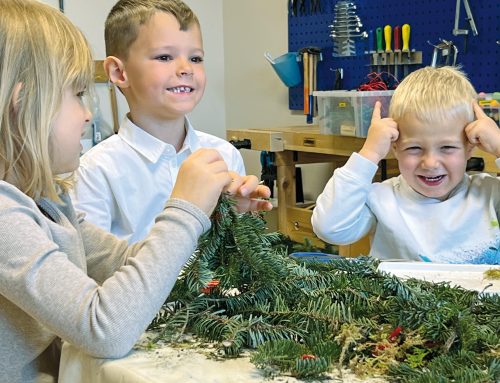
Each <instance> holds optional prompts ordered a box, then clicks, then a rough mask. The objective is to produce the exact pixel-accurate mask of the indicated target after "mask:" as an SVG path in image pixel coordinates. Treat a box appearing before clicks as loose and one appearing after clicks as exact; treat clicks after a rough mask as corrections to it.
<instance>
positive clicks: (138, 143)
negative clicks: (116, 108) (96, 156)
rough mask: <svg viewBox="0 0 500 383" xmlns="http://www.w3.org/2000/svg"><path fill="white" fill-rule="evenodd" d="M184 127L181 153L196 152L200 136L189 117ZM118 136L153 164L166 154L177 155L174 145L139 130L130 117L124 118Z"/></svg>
mask: <svg viewBox="0 0 500 383" xmlns="http://www.w3.org/2000/svg"><path fill="white" fill-rule="evenodd" d="M184 125H185V128H186V131H187V133H186V138H185V139H184V143H183V145H182V148H181V150H180V151H179V153H180V152H184V151H185V150H190V151H191V152H194V151H195V150H196V149H198V148H200V143H199V140H198V136H197V135H196V132H195V130H194V129H193V127H192V125H191V123H190V122H189V120H188V119H187V117H186V118H185V123H184ZM118 135H119V136H120V138H121V139H122V140H123V141H125V142H126V143H127V144H128V145H129V146H130V147H132V148H133V149H134V150H136V151H137V152H138V153H140V154H141V155H142V156H144V157H145V158H147V159H148V160H149V161H150V162H152V163H156V162H157V161H158V160H159V159H160V157H161V156H162V155H164V154H165V155H167V156H173V155H175V154H176V152H175V148H174V146H173V145H170V144H168V143H166V142H163V141H161V140H159V139H158V138H156V137H154V136H152V135H151V134H149V133H148V132H146V131H144V130H143V129H141V128H139V127H138V126H137V125H136V124H134V123H133V122H132V121H131V120H130V119H129V118H128V116H126V117H125V118H124V120H123V122H122V124H121V125H120V129H119V130H118Z"/></svg>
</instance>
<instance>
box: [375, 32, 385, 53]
mask: <svg viewBox="0 0 500 383" xmlns="http://www.w3.org/2000/svg"><path fill="white" fill-rule="evenodd" d="M375 34H376V35H377V52H378V53H381V52H383V51H384V48H383V47H382V28H381V27H378V28H377V29H376V30H375Z"/></svg>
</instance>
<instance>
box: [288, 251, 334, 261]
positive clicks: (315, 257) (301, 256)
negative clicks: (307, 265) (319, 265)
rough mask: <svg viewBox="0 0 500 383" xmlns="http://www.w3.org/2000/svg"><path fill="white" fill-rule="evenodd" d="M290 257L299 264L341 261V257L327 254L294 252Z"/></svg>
mask: <svg viewBox="0 0 500 383" xmlns="http://www.w3.org/2000/svg"><path fill="white" fill-rule="evenodd" d="M290 257H292V258H294V259H295V260H297V261H299V262H330V261H332V260H334V259H341V258H342V257H341V256H340V255H337V254H327V253H312V252H295V253H291V254H290Z"/></svg>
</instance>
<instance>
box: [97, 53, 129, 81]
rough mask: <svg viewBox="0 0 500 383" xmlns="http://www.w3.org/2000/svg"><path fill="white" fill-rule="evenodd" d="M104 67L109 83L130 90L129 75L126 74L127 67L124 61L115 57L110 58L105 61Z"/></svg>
mask: <svg viewBox="0 0 500 383" xmlns="http://www.w3.org/2000/svg"><path fill="white" fill-rule="evenodd" d="M103 66H104V70H105V72H106V74H107V75H108V78H109V81H111V82H112V83H113V84H115V85H116V86H118V87H119V88H120V89H123V88H128V86H129V83H128V78H127V73H126V72H125V65H124V64H123V61H122V60H120V59H119V58H118V57H115V56H108V57H106V58H105V59H104V62H103Z"/></svg>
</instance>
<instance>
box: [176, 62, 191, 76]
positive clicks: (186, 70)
mask: <svg viewBox="0 0 500 383" xmlns="http://www.w3.org/2000/svg"><path fill="white" fill-rule="evenodd" d="M192 74H193V67H192V65H191V62H190V61H189V60H187V59H185V58H179V60H178V64H177V75H178V76H191V75H192Z"/></svg>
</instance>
